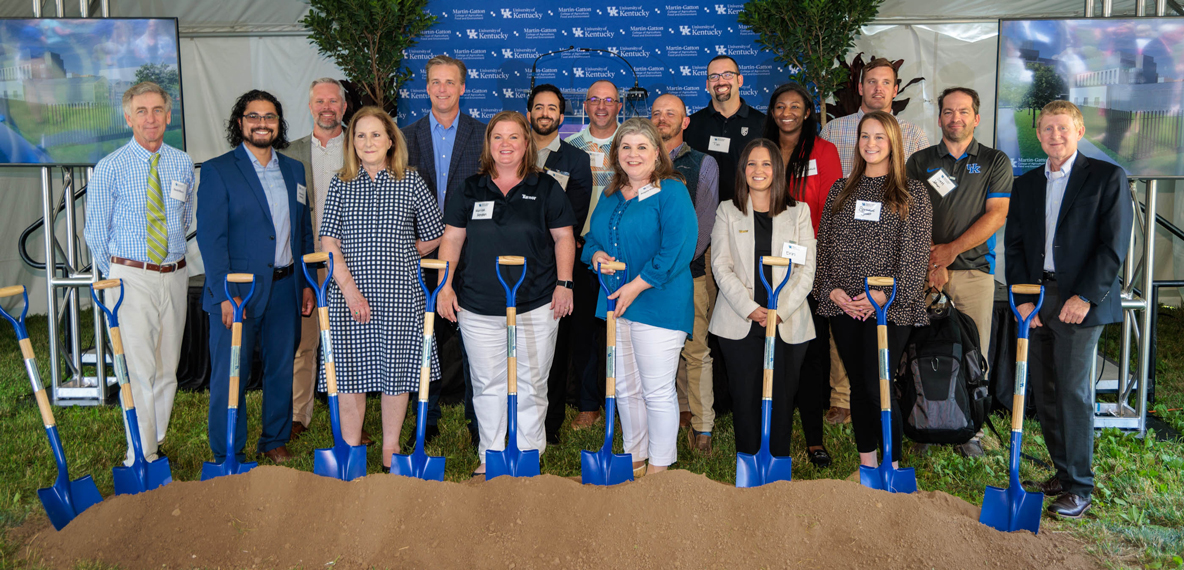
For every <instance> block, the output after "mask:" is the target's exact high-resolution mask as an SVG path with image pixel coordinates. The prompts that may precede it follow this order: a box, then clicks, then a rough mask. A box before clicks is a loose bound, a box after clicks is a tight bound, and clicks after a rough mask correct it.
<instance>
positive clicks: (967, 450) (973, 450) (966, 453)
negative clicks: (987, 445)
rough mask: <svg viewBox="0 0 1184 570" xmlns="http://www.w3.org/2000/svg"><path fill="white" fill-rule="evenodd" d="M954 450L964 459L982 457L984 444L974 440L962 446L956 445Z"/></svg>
mask: <svg viewBox="0 0 1184 570" xmlns="http://www.w3.org/2000/svg"><path fill="white" fill-rule="evenodd" d="M954 450H956V451H957V452H958V454H959V455H961V456H962V457H982V456H983V444H982V442H980V441H979V440H977V439H972V440H970V441H968V442H966V443H963V444H962V445H955V446H954Z"/></svg>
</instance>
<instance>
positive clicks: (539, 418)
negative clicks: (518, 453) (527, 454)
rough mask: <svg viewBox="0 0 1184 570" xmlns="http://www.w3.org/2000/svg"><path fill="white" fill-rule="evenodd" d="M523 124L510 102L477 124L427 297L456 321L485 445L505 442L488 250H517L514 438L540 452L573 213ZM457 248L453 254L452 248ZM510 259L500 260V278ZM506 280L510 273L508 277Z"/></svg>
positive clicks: (500, 309)
mask: <svg viewBox="0 0 1184 570" xmlns="http://www.w3.org/2000/svg"><path fill="white" fill-rule="evenodd" d="M537 155H538V153H537V151H536V149H535V146H534V139H533V138H531V136H530V125H529V124H528V123H527V122H526V118H525V117H523V116H522V115H521V114H520V113H518V112H516V111H503V112H501V113H498V114H497V115H494V117H493V119H492V120H490V121H489V126H488V127H486V129H485V147H484V148H483V149H482V150H481V168H480V169H479V170H478V171H477V174H475V175H473V176H471V177H469V178H468V179H467V180H465V185H464V189H463V191H462V192H461V193H460V194H457V195H454V196H450V197H449V199H448V201H447V202H446V203H445V207H444V223H445V228H444V238H443V241H442V242H441V244H440V254H439V258H440V259H442V260H446V261H449V262H451V263H452V267H455V268H456V271H453V272H450V273H449V274H448V282H447V283H446V284H445V285H444V288H443V289H441V291H440V295H439V297H438V298H437V300H436V312H438V313H439V314H440V316H442V317H444V318H445V319H448V320H450V321H454V322H459V323H460V332H461V335H463V339H464V344H465V348H466V352H467V353H468V357H469V370H470V372H471V375H472V381H473V408H474V410H475V411H476V412H477V425H478V429H479V430H480V435H481V443H480V445H479V446H478V449H477V455H478V457H480V459H481V466H480V467H478V468H477V471H476V472H475V474H483V473H485V451H486V450H490V449H492V450H494V451H500V450H502V449H504V448H505V438H506V424H507V418H506V391H507V390H506V388H507V386H506V297H505V292H504V291H503V289H502V286H501V283H499V282H498V279H497V273H496V271H497V258H498V256H500V255H518V256H522V257H525V258H526V269H525V270H526V279H525V280H524V281H523V282H522V286H521V287H520V288H519V289H518V296H517V299H516V300H517V305H516V306H517V309H518V318H517V343H518V371H517V377H518V447H519V448H520V449H537V450H539V451H540V452H542V451H543V450H544V449H545V448H546V445H547V442H546V437H545V434H544V430H543V419H544V418H545V416H546V415H547V373H548V371H550V369H551V361H552V357H553V356H554V351H555V338H556V334H557V332H558V330H559V319H560V318H561V317H564V316H566V315H569V314H571V309H572V293H571V271H572V262H573V261H574V260H575V244H576V242H575V237H574V235H573V233H572V228H571V226H572V225H573V224H575V221H576V218H575V214H574V213H573V211H572V207H571V203H570V202H568V199H567V195H566V194H565V193H564V192H563V188H561V187H560V186H559V183H558V182H556V181H555V179H554V178H551V177H550V176H544V175H541V171H540V170H539V168H538V167H537V166H536V165H535V157H536V156H537ZM462 253H463V256H462ZM519 270H520V268H518V267H508V268H506V269H505V271H506V275H505V279H506V281H508V282H516V281H517V280H518V275H519V274H518V271H519ZM511 280H513V281H511Z"/></svg>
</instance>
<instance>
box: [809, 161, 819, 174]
mask: <svg viewBox="0 0 1184 570" xmlns="http://www.w3.org/2000/svg"><path fill="white" fill-rule="evenodd" d="M806 176H818V161H817V160H814V159H813V158H811V159H810V168H809V170H807V171H806Z"/></svg>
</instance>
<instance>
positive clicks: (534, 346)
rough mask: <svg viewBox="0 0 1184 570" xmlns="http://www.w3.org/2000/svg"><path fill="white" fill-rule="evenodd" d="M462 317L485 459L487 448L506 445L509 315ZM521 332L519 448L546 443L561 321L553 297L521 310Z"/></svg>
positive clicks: (479, 450) (481, 452)
mask: <svg viewBox="0 0 1184 570" xmlns="http://www.w3.org/2000/svg"><path fill="white" fill-rule="evenodd" d="M457 319H459V320H458V322H459V323H460V333H461V335H462V337H463V339H464V343H465V352H466V353H467V354H468V357H469V371H470V372H471V375H472V380H473V410H474V411H475V412H476V413H477V426H478V429H479V431H480V435H481V444H480V445H479V446H477V456H478V457H480V458H481V464H482V465H484V464H485V452H486V451H487V450H491V449H492V450H493V451H502V450H504V449H505V448H506V443H505V441H506V429H507V425H508V421H509V419H508V418H507V417H506V394H507V379H506V362H507V358H506V317H505V316H504V315H503V316H500V317H490V316H486V315H478V314H475V313H472V312H469V311H459V312H458V313H457ZM517 325H518V334H517V339H518V340H517V347H518V354H517V357H518V372H517V379H518V448H519V449H537V450H539V453H542V452H543V451H545V450H546V448H547V437H546V433H545V431H544V429H543V419H544V418H545V417H546V416H547V376H548V374H550V371H551V360H552V359H553V358H554V356H555V338H556V336H557V335H558V332H559V321H557V320H555V319H554V317H553V316H552V314H551V304H550V303H548V304H546V305H543V306H542V307H539V308H537V309H535V310H533V311H530V312H527V313H519V314H518V317H517Z"/></svg>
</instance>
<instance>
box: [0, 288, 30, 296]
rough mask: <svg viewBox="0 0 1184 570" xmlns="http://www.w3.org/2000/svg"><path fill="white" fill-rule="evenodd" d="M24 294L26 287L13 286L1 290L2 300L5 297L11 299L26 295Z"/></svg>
mask: <svg viewBox="0 0 1184 570" xmlns="http://www.w3.org/2000/svg"><path fill="white" fill-rule="evenodd" d="M24 292H25V286H24V285H13V286H11V287H5V288H3V289H0V299H2V298H4V297H11V296H13V295H20V294H21V293H24Z"/></svg>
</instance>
